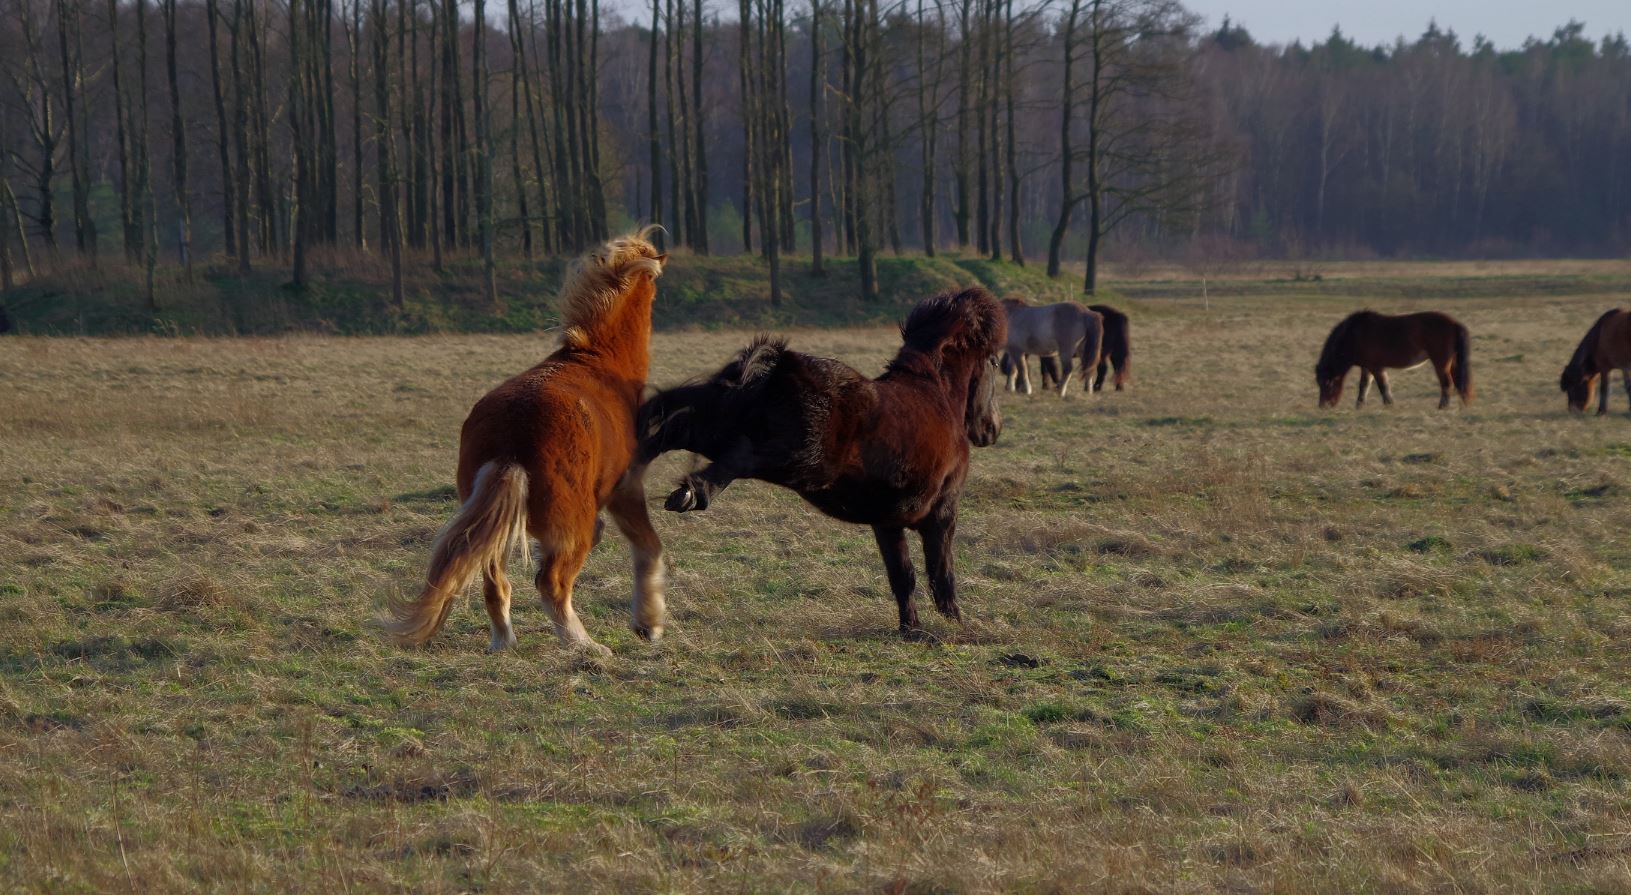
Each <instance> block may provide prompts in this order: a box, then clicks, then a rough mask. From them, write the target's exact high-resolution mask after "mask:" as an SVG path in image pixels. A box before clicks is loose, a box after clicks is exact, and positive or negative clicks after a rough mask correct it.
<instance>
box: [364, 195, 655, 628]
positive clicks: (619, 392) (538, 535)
mask: <svg viewBox="0 0 1631 895" xmlns="http://www.w3.org/2000/svg"><path fill="white" fill-rule="evenodd" d="M652 229H653V228H649V227H648V228H646V229H645V230H641V231H640V232H638V233H636V234H633V235H630V236H625V237H622V238H619V239H614V240H612V241H610V242H608V243H606V244H605V245H604V246H602V247H600V248H599V249H597V250H596V251H594V252H593V253H591V254H590V255H589V256H588V257H586V258H585V259H583V261H581V262H580V263H579V264H578V266H577V267H576V269H575V270H574V271H573V272H572V273H571V274H570V275H569V276H568V279H567V282H566V283H565V285H564V286H563V287H562V289H561V305H562V316H563V318H564V320H563V322H564V323H565V330H564V332H563V333H562V338H561V347H560V348H559V349H557V350H556V351H555V353H554V354H551V355H550V356H549V357H547V358H545V359H544V361H543V362H542V363H540V364H538V365H537V366H535V367H533V368H532V369H530V370H527V371H526V372H524V373H521V374H519V375H517V376H515V377H513V378H511V379H509V380H508V381H506V382H504V383H503V384H501V385H499V386H498V387H497V388H495V389H493V390H492V391H490V392H488V393H487V395H486V396H485V397H483V398H482V399H481V400H480V401H478V402H476V406H475V407H474V408H473V409H472V410H471V411H470V416H469V417H468V418H467V419H466V420H465V421H464V429H463V431H462V432H461V433H460V435H459V466H458V473H457V485H458V494H459V501H460V507H459V512H458V515H456V516H454V518H453V521H451V522H449V523H448V524H447V527H445V528H443V529H442V532H441V534H439V535H438V536H437V538H436V544H435V546H434V547H433V548H432V552H431V561H430V570H429V571H428V572H427V573H426V575H425V587H424V590H423V591H421V592H420V594H419V597H418V599H415V600H412V601H403V602H394V603H393V605H392V606H391V615H392V618H391V619H389V620H387V621H386V622H385V627H386V630H387V631H388V632H389V633H390V634H391V635H393V636H394V637H395V638H396V639H397V640H398V641H400V642H402V643H406V644H420V643H424V642H425V641H426V640H428V639H430V637H431V636H432V635H433V634H435V633H436V631H437V629H439V628H440V627H441V626H442V623H443V622H444V621H446V620H447V616H448V613H449V612H450V611H451V610H452V607H453V601H454V598H455V597H457V596H458V595H459V594H460V593H463V592H464V589H465V588H466V587H467V586H468V585H469V583H470V580H471V579H472V578H474V577H475V575H476V573H477V572H480V573H481V574H482V579H483V587H484V594H485V596H486V601H487V615H488V617H489V619H490V620H491V622H492V640H491V641H490V648H491V649H493V650H495V651H496V650H501V649H504V648H505V647H508V646H512V645H514V644H515V633H514V632H513V631H512V630H511V628H510V583H509V580H508V579H507V578H506V577H505V574H504V564H505V562H506V560H507V558H508V556H509V554H510V552H511V551H512V550H513V549H514V548H516V547H523V546H525V542H526V539H527V537H528V536H529V535H530V536H531V537H532V538H533V539H534V540H536V541H537V543H538V552H537V560H538V571H537V576H536V578H535V581H536V583H537V585H538V592H539V594H540V595H541V596H542V597H543V601H544V608H545V609H546V610H548V612H549V615H550V619H551V620H552V621H553V622H554V625H555V634H556V636H558V637H559V638H560V639H561V641H562V642H563V643H565V644H566V645H568V646H572V647H578V648H581V649H585V650H588V651H590V652H595V653H600V654H602V655H609V654H610V652H611V651H610V650H608V649H606V648H605V647H603V646H601V645H600V644H598V643H596V642H595V641H594V640H591V639H590V637H589V634H588V632H586V631H585V630H584V629H583V622H581V621H579V619H578V614H577V613H576V612H574V611H573V609H572V588H573V584H574V582H575V581H576V580H577V577H578V570H579V569H581V568H582V567H583V563H584V560H585V559H587V558H588V556H589V549H590V548H591V547H593V546H594V543H595V541H596V536H597V534H598V533H599V528H598V525H597V518H596V517H597V514H598V513H599V511H600V509H601V508H605V509H606V511H607V512H608V513H609V514H610V515H611V517H612V519H613V521H615V522H616V523H617V526H618V528H619V529H621V530H622V532H623V535H624V536H625V537H627V538H628V539H629V543H630V545H631V546H632V548H633V554H634V600H633V605H632V607H631V615H632V618H631V625H632V627H633V628H634V630H635V632H636V633H637V634H639V635H640V636H642V637H645V638H647V639H650V640H656V639H657V638H659V637H661V636H662V631H663V620H664V619H663V612H664V610H663V567H662V542H661V541H660V540H658V538H657V532H656V531H655V530H653V529H652V527H651V520H650V518H649V517H648V516H647V514H646V492H645V468H644V467H643V466H641V465H639V464H635V463H634V462H633V461H634V459H635V456H636V449H637V447H638V441H637V439H636V438H635V417H636V414H637V412H638V411H639V407H640V397H641V393H642V392H643V391H644V389H645V383H646V368H647V365H648V364H649V362H650V357H649V345H650V342H651V305H652V301H653V300H654V299H655V298H656V294H657V285H656V280H657V277H658V276H659V275H661V273H662V268H663V262H664V261H666V260H667V256H666V255H662V254H659V253H658V252H657V249H656V248H655V247H654V246H652V244H651V242H650V241H649V239H648V236H649V235H650V231H651V230H652Z"/></svg>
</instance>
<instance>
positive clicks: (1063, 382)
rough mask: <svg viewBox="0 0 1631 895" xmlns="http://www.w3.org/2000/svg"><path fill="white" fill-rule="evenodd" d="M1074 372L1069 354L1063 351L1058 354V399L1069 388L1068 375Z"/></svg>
mask: <svg viewBox="0 0 1631 895" xmlns="http://www.w3.org/2000/svg"><path fill="white" fill-rule="evenodd" d="M1075 370H1076V368H1075V367H1074V366H1072V365H1071V363H1070V354H1069V353H1067V352H1064V351H1061V352H1059V397H1061V398H1063V397H1064V396H1065V392H1066V391H1067V390H1068V389H1069V388H1070V374H1071V373H1073V372H1075ZM1084 375H1085V374H1084Z"/></svg>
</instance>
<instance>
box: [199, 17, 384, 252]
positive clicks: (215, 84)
mask: <svg viewBox="0 0 1631 895" xmlns="http://www.w3.org/2000/svg"><path fill="white" fill-rule="evenodd" d="M353 2H360V0H353ZM204 14H205V16H206V17H207V19H208V21H209V35H210V92H211V96H212V98H213V99H214V100H215V151H216V155H217V156H218V157H219V159H220V162H221V236H222V240H223V242H224V246H223V251H224V252H225V254H226V256H227V257H228V258H231V257H233V256H234V255H235V254H236V253H237V251H238V230H237V225H238V220H237V208H236V203H237V199H238V195H237V187H236V186H235V185H234V184H233V179H232V173H233V172H232V152H231V149H230V148H229V147H230V145H231V139H232V137H231V134H230V131H229V130H228V128H227V106H226V97H225V94H224V92H223V91H222V90H221V40H220V34H219V28H218V25H219V22H220V19H221V8H220V0H204ZM354 70H355V69H353V71H354Z"/></svg>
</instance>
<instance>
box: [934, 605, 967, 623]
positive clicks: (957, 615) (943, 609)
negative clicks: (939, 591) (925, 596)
mask: <svg viewBox="0 0 1631 895" xmlns="http://www.w3.org/2000/svg"><path fill="white" fill-rule="evenodd" d="M934 608H935V609H937V610H939V612H940V614H941V615H944V616H945V617H946V618H949V619H951V620H952V621H955V622H960V621H962V620H963V610H961V609H958V608H957V604H956V603H936V604H934Z"/></svg>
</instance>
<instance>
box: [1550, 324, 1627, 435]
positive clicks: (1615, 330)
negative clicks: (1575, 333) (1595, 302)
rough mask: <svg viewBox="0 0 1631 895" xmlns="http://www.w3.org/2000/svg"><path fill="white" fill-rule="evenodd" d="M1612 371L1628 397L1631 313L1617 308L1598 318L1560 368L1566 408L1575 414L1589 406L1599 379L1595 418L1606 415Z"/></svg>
mask: <svg viewBox="0 0 1631 895" xmlns="http://www.w3.org/2000/svg"><path fill="white" fill-rule="evenodd" d="M1615 370H1619V371H1620V377H1621V378H1622V379H1623V380H1624V381H1625V390H1626V394H1627V395H1628V396H1631V312H1628V311H1625V310H1623V309H1620V308H1615V309H1614V310H1612V311H1608V312H1606V313H1604V314H1603V316H1601V317H1598V318H1597V322H1596V323H1594V324H1592V325H1591V329H1589V330H1587V331H1586V337H1585V338H1584V339H1581V340H1580V347H1578V348H1576V349H1574V357H1571V358H1569V365H1568V366H1566V367H1564V368H1563V379H1562V381H1561V383H1560V384H1561V385H1562V387H1563V391H1564V392H1565V393H1567V395H1568V398H1569V409H1570V410H1572V411H1574V412H1576V413H1579V412H1581V411H1584V410H1585V409H1586V405H1587V404H1590V403H1591V398H1592V393H1593V392H1596V391H1597V390H1598V388H1599V385H1598V381H1597V380H1598V378H1599V377H1601V378H1602V383H1601V389H1602V390H1601V392H1598V394H1597V415H1598V416H1602V415H1603V414H1605V413H1608V392H1609V388H1610V386H1611V385H1612V383H1610V382H1609V376H1610V375H1612V374H1613V372H1614V371H1615Z"/></svg>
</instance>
